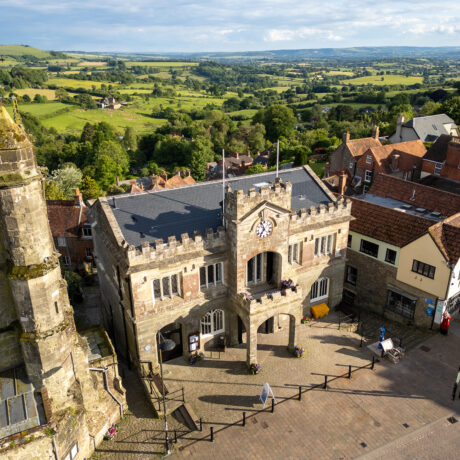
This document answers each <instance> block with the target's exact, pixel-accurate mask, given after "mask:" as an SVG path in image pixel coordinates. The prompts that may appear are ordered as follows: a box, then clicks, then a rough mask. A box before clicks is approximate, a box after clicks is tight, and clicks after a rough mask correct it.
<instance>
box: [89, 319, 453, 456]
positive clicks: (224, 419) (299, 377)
mask: <svg viewBox="0 0 460 460" xmlns="http://www.w3.org/2000/svg"><path fill="white" fill-rule="evenodd" d="M281 324H282V326H283V328H282V329H281V330H280V331H278V332H276V333H274V334H259V335H258V340H259V345H258V361H259V362H260V364H261V365H262V367H263V369H262V372H261V373H260V374H259V375H255V376H251V375H248V374H247V371H246V367H245V355H246V350H245V348H244V346H242V347H241V348H230V349H227V351H226V352H225V353H222V354H221V355H220V357H219V355H218V353H214V354H213V356H212V357H211V356H207V357H206V359H205V360H204V361H202V362H199V363H198V364H196V365H194V366H190V365H189V364H187V363H185V362H184V361H183V360H182V358H177V359H176V360H173V361H170V362H168V363H166V364H165V373H166V375H165V382H166V385H167V386H168V387H171V388H178V387H181V386H183V387H184V390H185V397H186V401H187V402H188V403H189V404H190V405H191V407H192V409H193V410H194V411H195V413H196V415H197V416H198V417H202V419H203V432H197V431H195V432H189V433H186V432H185V430H186V428H185V427H184V426H183V425H182V424H181V423H180V422H179V421H177V420H175V419H174V418H173V417H169V418H168V420H169V423H170V429H172V430H174V429H176V430H178V433H179V441H178V443H177V444H175V445H174V446H173V447H174V452H173V454H172V457H173V458H178V459H179V458H185V457H187V458H196V459H208V458H209V459H211V458H213V459H214V458H228V459H253V458H254V459H257V458H264V459H281V458H283V459H284V458H292V459H294V458H312V459H313V458H315V459H316V458H321V459H322V458H324V459H329V458H330V459H348V458H356V457H359V456H363V458H369V459H377V458H401V459H402V458H409V457H404V456H401V455H402V452H403V451H407V452H411V450H410V449H412V451H417V452H419V451H420V450H422V451H424V449H425V447H424V446H429V445H430V444H432V443H433V437H436V439H438V438H439V439H449V440H450V442H449V443H448V445H450V446H452V447H451V451H448V450H447V451H446V450H445V449H443V450H442V451H439V452H438V449H437V448H435V447H431V451H430V450H429V447H426V451H427V452H429V453H430V455H429V456H425V457H424V456H422V455H417V456H415V457H414V456H412V457H410V458H417V459H419V458H420V459H422V458H444V459H450V458H452V459H454V458H458V455H457V451H456V450H455V448H460V446H458V441H457V440H458V439H460V438H459V436H458V435H456V434H455V433H456V432H457V434H459V433H458V431H460V430H458V428H459V427H460V423H456V424H451V423H450V422H448V421H447V418H448V417H451V416H452V415H454V416H456V417H457V418H459V420H460V400H459V399H457V400H456V401H455V402H453V401H452V400H451V394H452V386H453V382H454V379H455V376H456V372H457V370H458V365H459V364H460V359H459V358H460V356H459V353H458V350H459V349H460V337H459V336H456V335H455V334H454V333H451V334H450V335H449V336H448V337H444V336H441V335H439V334H435V335H427V340H426V341H425V342H423V345H420V344H417V345H416V346H415V348H413V349H410V350H409V351H408V352H407V355H406V357H405V358H404V359H403V360H402V361H401V362H400V363H399V364H393V363H390V362H389V361H386V360H385V361H382V362H379V363H377V364H376V366H375V369H374V370H370V369H362V370H357V371H355V372H353V374H352V379H350V380H348V379H346V378H341V379H337V380H334V381H333V382H331V383H330V384H329V387H328V390H327V391H325V390H322V389H313V390H311V391H305V392H304V393H303V394H302V400H301V401H298V400H297V396H296V397H295V398H294V399H290V400H288V399H287V398H290V397H292V396H293V395H297V394H298V386H299V385H302V386H303V388H304V389H305V390H308V389H309V388H310V387H311V386H312V385H315V384H319V383H322V382H324V374H328V375H329V376H337V375H341V374H344V373H346V372H347V371H348V365H352V366H353V369H354V368H355V367H360V366H364V365H366V364H369V363H370V360H371V356H372V355H371V353H370V351H369V350H368V349H367V348H366V347H365V346H364V347H362V348H360V347H359V344H360V337H359V335H358V334H355V333H352V332H347V331H344V330H338V327H337V323H336V318H335V317H334V315H332V316H331V318H330V319H329V320H328V322H322V323H318V324H315V325H313V326H312V327H310V325H299V326H298V328H297V340H296V343H297V344H299V345H302V346H303V347H304V348H305V349H306V356H305V357H304V358H302V359H297V358H294V357H292V355H290V354H289V353H288V351H287V350H286V344H287V329H288V328H287V323H283V322H282V323H281ZM453 326H454V331H453V332H455V330H458V329H459V327H458V323H456V322H454V324H453ZM421 346H422V347H423V348H421ZM264 382H269V383H270V385H271V387H272V389H273V391H274V394H275V397H276V399H277V402H278V405H276V406H275V412H274V413H273V414H272V413H270V412H269V411H268V412H264V413H257V411H259V410H260V409H261V408H262V404H261V402H260V400H259V396H258V395H259V394H260V391H261V388H262V385H263V383H264ZM125 385H126V386H127V388H128V392H127V396H128V404H129V408H130V413H129V414H128V415H127V417H126V418H125V420H123V421H122V422H121V423H120V432H119V433H118V436H117V438H116V439H115V440H113V441H105V442H103V443H102V444H101V446H100V447H99V449H98V451H97V452H96V455H95V458H99V459H109V458H110V459H117V460H118V459H120V460H121V459H144V458H145V459H147V458H152V456H153V455H158V456H161V453H162V450H163V439H164V433H163V432H162V430H163V421H161V420H156V419H154V418H152V416H151V413H150V411H149V408H148V406H147V403H146V401H145V398H144V396H143V394H142V391H141V387H140V385H139V384H138V383H137V382H136V377H135V375H134V374H127V377H126V379H125ZM243 411H244V412H246V414H247V417H248V418H247V422H246V427H244V428H243V427H242V426H241V423H240V420H241V417H242V412H243ZM234 422H236V423H237V424H236V425H234V426H230V424H231V423H234ZM211 426H212V427H214V430H215V442H214V443H211V442H210V440H209V436H208V434H209V428H210V427H211ZM430 430H431V431H430ZM430 433H435V434H430ZM205 436H208V437H207V439H202V438H205ZM435 445H437V443H435ZM401 446H402V447H401ZM385 449H386V450H385ZM419 453H420V452H419ZM438 453H439V454H440V456H439V457H437V456H436V455H437V454H438ZM441 453H442V455H441Z"/></svg>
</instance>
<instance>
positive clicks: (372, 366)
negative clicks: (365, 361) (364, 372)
mask: <svg viewBox="0 0 460 460" xmlns="http://www.w3.org/2000/svg"><path fill="white" fill-rule="evenodd" d="M374 366H375V356H372V364H371V370H372V371H373V370H374Z"/></svg>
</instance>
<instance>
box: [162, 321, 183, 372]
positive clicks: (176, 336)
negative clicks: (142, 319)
mask: <svg viewBox="0 0 460 460" xmlns="http://www.w3.org/2000/svg"><path fill="white" fill-rule="evenodd" d="M160 332H161V335H162V336H163V337H164V338H165V339H170V340H173V341H174V342H175V343H176V346H175V347H174V348H173V349H172V350H171V351H161V359H162V361H163V362H164V363H165V362H167V361H170V360H171V359H174V358H178V357H179V356H182V353H183V349H182V325H181V324H179V323H171V324H168V325H167V326H165V327H164V328H163V329H161V331H160Z"/></svg>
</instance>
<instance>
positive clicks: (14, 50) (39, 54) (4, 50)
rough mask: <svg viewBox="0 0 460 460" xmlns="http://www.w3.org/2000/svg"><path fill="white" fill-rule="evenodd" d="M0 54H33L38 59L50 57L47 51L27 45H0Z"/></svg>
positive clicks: (16, 55)
mask: <svg viewBox="0 0 460 460" xmlns="http://www.w3.org/2000/svg"><path fill="white" fill-rule="evenodd" d="M0 56H11V57H20V56H35V57H36V58H38V59H46V58H51V57H52V55H51V53H50V52H49V51H43V50H40V49H38V48H33V47H32V46H27V45H0Z"/></svg>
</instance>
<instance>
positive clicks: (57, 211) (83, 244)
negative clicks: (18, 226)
mask: <svg viewBox="0 0 460 460" xmlns="http://www.w3.org/2000/svg"><path fill="white" fill-rule="evenodd" d="M46 208H47V211H48V220H49V224H50V228H51V234H52V235H53V239H54V244H55V246H56V248H57V249H58V251H59V252H60V253H61V254H62V258H61V263H62V265H63V267H64V268H69V267H72V269H73V270H79V271H84V269H85V264H92V263H93V237H92V232H91V225H90V224H89V222H88V220H87V217H86V214H87V212H88V207H87V206H86V205H85V203H84V202H83V196H82V194H81V193H80V191H79V190H78V189H77V190H76V192H75V198H74V199H73V200H47V201H46Z"/></svg>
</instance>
